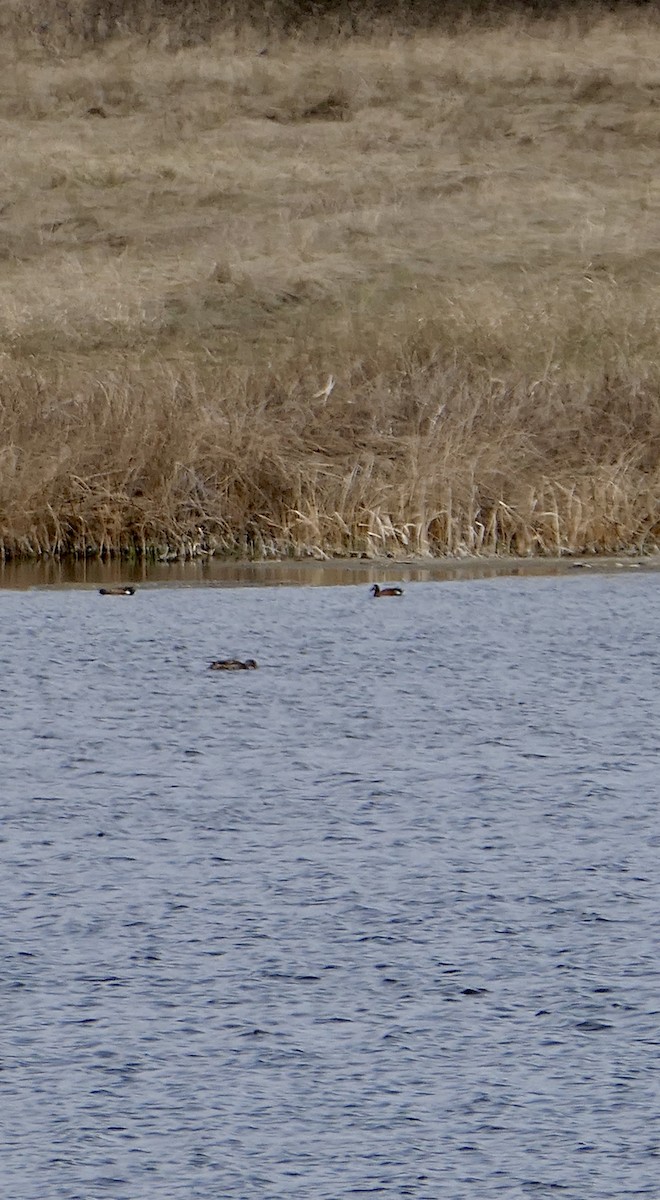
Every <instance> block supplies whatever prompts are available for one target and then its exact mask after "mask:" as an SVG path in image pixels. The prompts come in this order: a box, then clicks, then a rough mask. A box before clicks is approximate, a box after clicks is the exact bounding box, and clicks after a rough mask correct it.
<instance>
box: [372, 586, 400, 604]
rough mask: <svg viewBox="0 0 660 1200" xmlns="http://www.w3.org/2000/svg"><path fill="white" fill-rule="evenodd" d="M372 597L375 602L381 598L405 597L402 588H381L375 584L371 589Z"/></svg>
mask: <svg viewBox="0 0 660 1200" xmlns="http://www.w3.org/2000/svg"><path fill="white" fill-rule="evenodd" d="M369 591H370V592H371V595H372V596H373V597H374V599H375V600H380V598H381V596H403V588H400V587H384V588H382V587H379V586H378V584H377V583H374V585H373V587H370V588H369Z"/></svg>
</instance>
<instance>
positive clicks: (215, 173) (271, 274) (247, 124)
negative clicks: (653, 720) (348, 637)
mask: <svg viewBox="0 0 660 1200" xmlns="http://www.w3.org/2000/svg"><path fill="white" fill-rule="evenodd" d="M39 8H40V6H38V5H36V4H34V5H32V12H33V16H32V17H31V18H30V20H31V21H32V24H30V22H29V21H26V18H25V14H26V12H29V8H28V6H25V5H23V6H18V8H17V9H16V13H19V15H20V20H19V19H18V16H16V19H15V20H13V18H12V13H13V12H14V10H13V9H12V8H11V5H7V4H5V6H4V10H2V11H3V15H4V19H5V25H4V29H5V33H6V35H7V36H5V38H4V40H3V41H2V44H1V48H0V67H1V70H0V134H1V137H0V170H1V173H2V192H1V205H0V259H1V266H2V278H3V287H2V290H1V292H0V372H1V376H0V553H4V554H5V555H6V556H13V555H26V556H29V555H35V554H41V553H48V554H56V555H59V554H64V553H70V552H74V553H77V554H111V553H115V554H116V553H126V554H144V553H149V552H155V553H157V554H160V555H165V554H181V555H190V554H194V553H200V552H210V551H215V552H224V553H234V554H250V555H257V556H274V555H278V554H316V555H321V554H345V553H367V554H374V555H376V554H384V553H385V554H387V553H391V554H404V553H405V554H412V553H433V554H445V553H452V554H457V553H458V554H460V553H466V552H481V553H485V552H488V553H494V552H500V553H509V552H510V553H517V554H528V553H541V554H557V553H560V552H565V551H575V552H580V553H584V552H589V551H593V552H602V553H608V552H609V553H611V552H621V551H622V550H626V549H631V550H634V551H635V552H640V551H642V552H643V551H645V550H650V549H652V548H654V547H655V546H656V545H657V543H658V541H659V540H660V506H659V501H660V366H659V365H658V353H657V325H658V311H659V307H660V306H659V301H660V274H659V268H660V237H659V234H660V180H659V179H658V176H657V146H658V141H659V139H660V70H659V68H658V65H657V64H658V62H660V21H658V19H657V18H656V19H655V20H654V19H653V18H652V16H651V15H649V14H648V13H646V12H645V10H643V9H642V10H639V9H636V8H630V9H625V10H624V9H621V10H620V11H619V12H618V13H617V14H614V15H607V14H603V15H600V16H599V15H598V14H597V13H596V12H592V14H591V16H589V17H587V16H585V15H582V16H580V17H579V18H578V17H577V16H575V17H571V16H570V15H565V16H562V17H556V18H554V19H552V20H539V19H534V20H532V19H531V18H529V17H526V16H521V15H518V16H516V15H515V14H514V15H510V16H509V17H507V19H506V20H500V21H499V22H498V23H497V24H496V25H495V24H492V25H489V24H488V23H487V22H476V21H475V22H472V23H471V22H462V23H461V22H458V23H454V24H453V25H452V27H451V28H449V27H447V28H445V29H435V30H424V31H417V30H414V29H413V30H412V31H410V32H409V33H408V34H406V33H404V32H403V31H401V30H399V31H397V32H392V30H391V29H387V28H384V27H380V28H376V29H375V30H374V31H373V32H372V33H370V34H369V35H368V36H367V35H364V36H351V37H347V36H346V35H345V31H342V30H338V31H337V34H336V36H334V37H329V36H324V37H323V38H322V37H317V38H314V37H312V36H311V35H309V30H308V35H309V36H305V37H300V36H297V35H295V34H294V33H289V34H286V35H285V34H284V33H282V31H281V29H279V28H278V29H274V30H271V31H270V33H269V31H268V30H264V28H263V27H257V26H250V25H243V24H242V25H240V26H239V27H238V28H237V29H234V30H229V29H227V28H218V29H216V28H215V27H214V28H213V29H212V30H211V31H210V32H209V30H208V29H206V30H205V36H203V37H202V36H201V35H200V36H199V37H197V38H195V37H192V36H189V35H188V34H187V35H186V37H185V38H182V37H179V40H178V42H177V41H176V38H174V35H173V30H174V32H175V33H176V30H177V29H178V30H179V33H180V29H181V27H180V26H179V25H175V26H173V25H172V24H171V23H170V24H167V23H162V24H160V25H158V24H157V23H156V24H154V25H152V26H151V27H150V29H149V31H148V32H147V33H144V32H143V34H142V35H138V34H135V33H131V34H130V36H129V35H128V34H126V35H121V30H120V32H119V33H117V30H116V29H115V30H114V36H107V37H104V38H103V39H99V38H98V37H95V38H94V39H92V42H93V44H92V45H91V46H90V45H89V44H88V43H89V39H87V40H85V37H83V35H82V33H81V31H80V30H77V29H75V28H73V27H71V28H68V30H67V28H64V27H60V26H58V25H57V24H56V23H53V22H40V21H38V20H37V18H38V16H39ZM14 15H16V14H14ZM10 18H11V19H10ZM12 21H13V23H12ZM42 26H45V27H42ZM83 32H84V31H83ZM10 34H11V36H10ZM177 36H179V35H177ZM173 38H174V41H173ZM183 42H185V43H186V44H181V43H183ZM264 51H266V52H265V53H263V52H264Z"/></svg>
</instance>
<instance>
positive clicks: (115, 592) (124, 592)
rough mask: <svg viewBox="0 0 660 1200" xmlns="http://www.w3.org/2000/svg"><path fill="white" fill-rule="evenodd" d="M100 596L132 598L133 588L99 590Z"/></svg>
mask: <svg viewBox="0 0 660 1200" xmlns="http://www.w3.org/2000/svg"><path fill="white" fill-rule="evenodd" d="M99 595H100V596H134V595H135V588H134V587H113V588H99Z"/></svg>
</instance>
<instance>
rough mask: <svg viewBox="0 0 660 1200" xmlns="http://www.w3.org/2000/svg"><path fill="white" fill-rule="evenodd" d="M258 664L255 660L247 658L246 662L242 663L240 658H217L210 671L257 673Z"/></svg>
mask: <svg viewBox="0 0 660 1200" xmlns="http://www.w3.org/2000/svg"><path fill="white" fill-rule="evenodd" d="M256 669H257V664H256V662H255V661H254V659H253V658H246V660H245V662H241V660H240V658H217V659H216V660H215V662H212V663H211V665H210V666H209V671H256Z"/></svg>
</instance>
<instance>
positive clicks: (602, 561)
mask: <svg viewBox="0 0 660 1200" xmlns="http://www.w3.org/2000/svg"><path fill="white" fill-rule="evenodd" d="M658 569H660V554H658V555H653V556H651V557H648V558H610V557H602V558H533V559H522V558H476V557H475V558H462V559H453V558H442V559H427V560H423V559H410V560H406V561H400V560H392V559H369V560H365V559H334V560H327V561H323V562H317V561H310V560H305V561H279V562H236V561H231V562H228V561H222V560H220V559H198V560H196V561H193V562H173V563H148V564H145V563H140V564H133V565H127V564H123V565H122V564H121V563H116V562H112V563H101V562H97V561H94V562H80V561H69V562H66V561H65V562H55V561H53V560H47V561H42V562H36V563H35V562H10V563H4V564H0V588H18V589H27V588H33V587H86V586H87V587H91V586H93V587H97V586H98V587H102V586H108V585H111V584H118V583H130V584H134V585H137V586H139V585H145V586H152V585H157V584H165V585H167V586H168V587H172V586H176V585H180V586H182V587H194V586H200V587H205V586H206V587H273V586H281V587H296V586H298V587H332V586H345V585H347V584H371V583H382V581H383V580H385V579H391V580H396V581H399V582H403V583H423V582H431V581H434V580H435V581H440V582H441V581H443V580H447V581H451V580H460V579H494V578H497V577H498V576H506V575H522V576H532V575H564V574H570V573H572V572H573V571H576V570H584V571H596V572H609V571H616V572H619V571H626V570H646V571H648V570H658Z"/></svg>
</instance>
